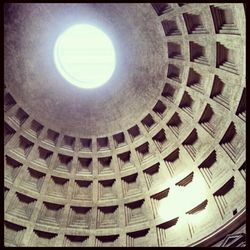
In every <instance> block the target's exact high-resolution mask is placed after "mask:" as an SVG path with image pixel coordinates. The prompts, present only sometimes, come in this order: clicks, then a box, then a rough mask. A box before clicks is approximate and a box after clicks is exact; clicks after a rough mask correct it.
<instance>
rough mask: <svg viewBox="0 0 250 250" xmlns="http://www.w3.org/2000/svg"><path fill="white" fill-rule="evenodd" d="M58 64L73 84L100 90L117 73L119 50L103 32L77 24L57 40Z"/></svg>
mask: <svg viewBox="0 0 250 250" xmlns="http://www.w3.org/2000/svg"><path fill="white" fill-rule="evenodd" d="M54 61H55V65H56V67H57V69H58V71H59V72H60V74H61V75H62V76H63V77H64V79H66V80H67V81H68V82H69V83H71V84H73V85H75V86H77V87H80V88H87V89H90V88H97V87H99V86H101V85H103V84H105V83H107V82H108V80H109V79H110V78H111V76H112V74H113V72H114V70H115V63H116V57H115V49H114V46H113V44H112V41H111V40H110V38H109V37H108V36H107V35H106V34H105V33H104V32H103V31H102V30H100V29H98V28H96V27H95V26H92V25H88V24H77V25H74V26H71V27H70V28H68V29H67V30H66V31H64V32H63V33H62V34H61V35H60V36H59V37H58V38H57V40H56V43H55V47H54Z"/></svg>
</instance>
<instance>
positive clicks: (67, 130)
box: [4, 3, 246, 247]
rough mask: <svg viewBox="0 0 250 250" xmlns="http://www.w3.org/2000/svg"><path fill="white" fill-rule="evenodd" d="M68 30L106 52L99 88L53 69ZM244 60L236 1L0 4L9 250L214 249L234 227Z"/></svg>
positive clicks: (238, 220) (241, 216)
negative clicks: (60, 249)
mask: <svg viewBox="0 0 250 250" xmlns="http://www.w3.org/2000/svg"><path fill="white" fill-rule="evenodd" d="M76 24H88V25H92V26H95V27H97V28H98V29H100V30H101V31H102V32H104V33H105V34H106V35H107V37H109V39H110V40H111V41H112V44H113V48H114V51H115V53H116V54H115V59H116V65H115V69H114V71H113V73H112V74H111V75H110V77H109V79H108V80H107V82H106V84H105V85H102V86H100V87H98V88H94V89H84V88H78V87H76V86H74V85H72V84H69V83H68V81H67V80H66V79H65V78H64V77H63V76H62V75H61V74H60V73H59V71H58V69H57V67H56V64H55V61H54V57H53V56H54V48H55V44H56V41H57V39H58V37H59V36H60V34H62V33H63V32H65V30H68V29H69V28H70V27H73V26H74V25H76ZM245 51H246V20H245V9H244V5H243V4H241V3H238V4H236V3H235V4H233V3H213V4H212V3H204V4H203V3H202V4H192V3H189V4H187V3H186V4H184V3H182V4H179V3H153V4H150V3H134V4H133V3H120V4H117V3H106V4H101V3H92V4H90V3H88V4H87V3H84V4H83V3H75V4H69V3H68V4H63V3H61V4H59V3H53V4H49V3H44V4H32V3H8V4H5V5H4V145H5V146H4V191H5V195H4V198H5V200H4V204H5V206H4V207H5V208H4V209H5V210H4V230H5V231H4V242H5V245H6V246H98V247H101V246H118V247H119V246H122V247H124V246H129V247H134V246H158V247H160V246H211V245H213V244H216V242H218V241H219V240H222V239H223V237H225V236H226V235H227V234H229V233H232V232H234V231H235V230H237V228H239V227H240V226H242V225H243V228H244V223H245V210H246V209H245V207H246V204H245V198H246V195H245V191H246V185H245V178H246V163H245V137H246V127H245V126H246V123H245V122H246V101H245V98H246V81H245V77H246V64H245V61H246V53H245ZM96 74H97V73H96ZM243 231H244V229H243Z"/></svg>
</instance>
